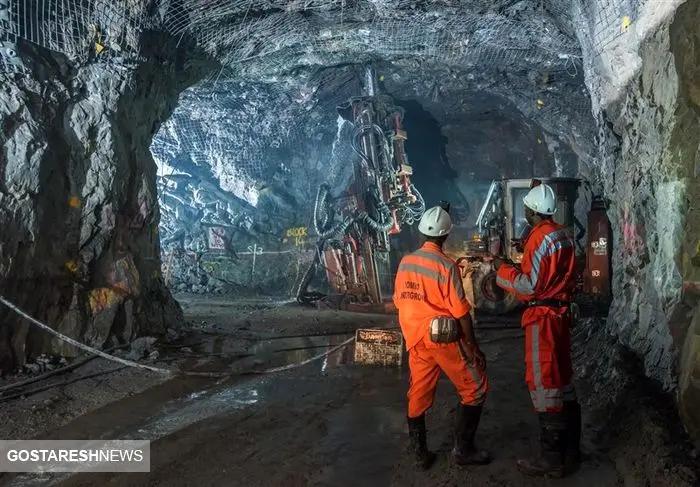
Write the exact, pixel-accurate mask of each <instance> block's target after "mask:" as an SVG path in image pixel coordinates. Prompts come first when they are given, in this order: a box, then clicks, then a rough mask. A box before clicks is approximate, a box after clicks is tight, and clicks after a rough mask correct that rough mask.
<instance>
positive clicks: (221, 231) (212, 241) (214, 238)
mask: <svg viewBox="0 0 700 487" xmlns="http://www.w3.org/2000/svg"><path fill="white" fill-rule="evenodd" d="M207 236H208V238H209V250H226V229H225V228H223V227H209V231H208V234H207Z"/></svg>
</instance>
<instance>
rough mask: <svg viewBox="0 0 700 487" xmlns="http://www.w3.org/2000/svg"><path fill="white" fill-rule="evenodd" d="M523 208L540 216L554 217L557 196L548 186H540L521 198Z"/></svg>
mask: <svg viewBox="0 0 700 487" xmlns="http://www.w3.org/2000/svg"><path fill="white" fill-rule="evenodd" d="M523 203H524V204H525V206H527V207H528V208H530V209H531V210H532V211H534V212H536V213H540V214H542V215H554V214H555V213H556V212H557V195H556V194H555V193H554V190H553V189H552V187H551V186H549V185H548V184H544V183H542V184H540V185H539V186H535V187H534V188H532V189H531V190H530V192H529V193H528V194H526V195H525V197H524V198H523Z"/></svg>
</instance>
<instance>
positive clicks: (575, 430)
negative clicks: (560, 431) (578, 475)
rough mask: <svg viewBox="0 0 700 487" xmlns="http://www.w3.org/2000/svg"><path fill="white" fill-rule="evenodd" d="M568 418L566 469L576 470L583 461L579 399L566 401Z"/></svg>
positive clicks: (566, 416) (569, 470)
mask: <svg viewBox="0 0 700 487" xmlns="http://www.w3.org/2000/svg"><path fill="white" fill-rule="evenodd" d="M564 417H565V418H566V456H565V458H564V464H565V466H566V471H567V473H568V472H574V471H576V470H577V469H578V467H579V464H580V463H581V405H580V404H579V403H578V401H576V400H574V401H564Z"/></svg>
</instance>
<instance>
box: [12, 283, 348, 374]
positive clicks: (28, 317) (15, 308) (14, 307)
mask: <svg viewBox="0 0 700 487" xmlns="http://www.w3.org/2000/svg"><path fill="white" fill-rule="evenodd" d="M0 303H1V304H4V305H5V306H6V307H8V308H9V309H11V310H12V311H14V312H15V313H17V314H18V315H19V316H21V317H22V318H24V319H26V320H27V321H29V322H30V323H32V324H33V325H36V326H38V327H39V328H41V329H42V330H44V331H46V332H48V333H50V334H52V335H53V336H55V337H56V338H58V339H59V340H62V341H64V342H66V343H70V344H71V345H73V346H75V347H77V348H79V349H81V350H84V351H86V352H88V353H91V354H94V355H98V356H100V357H102V358H104V359H107V360H110V361H112V362H116V363H119V364H122V365H125V366H127V367H134V368H138V369H144V370H150V371H151V372H157V373H159V374H165V375H187V376H193V377H221V378H224V377H231V376H234V375H249V374H272V373H274V372H281V371H284V370H291V369H295V368H297V367H302V366H304V365H307V364H309V363H311V362H315V361H316V360H320V359H322V358H324V357H327V356H329V355H331V354H333V353H335V352H337V351H338V350H340V349H342V348H344V347H346V346H347V345H349V344H350V343H352V342H353V341H355V337H352V338H349V339H348V340H345V341H344V342H343V343H341V344H340V345H336V346H335V347H333V348H331V349H329V350H326V351H325V352H323V353H321V354H318V355H315V356H313V357H311V358H308V359H306V360H303V361H301V362H297V363H293V364H287V365H283V366H280V367H272V368H269V369H263V370H252V371H247V372H197V371H189V370H173V369H164V368H161V367H153V366H151V365H145V364H140V363H138V362H134V361H132V360H127V359H123V358H121V357H116V356H114V355H111V354H109V353H106V352H103V351H102V350H99V349H97V348H94V347H91V346H89V345H86V344H84V343H81V342H79V341H77V340H74V339H73V338H71V337H69V336H66V335H64V334H63V333H60V332H58V331H56V330H54V329H53V328H51V327H50V326H49V325H47V324H45V323H42V322H41V321H39V320H37V319H36V318H34V317H33V316H31V315H29V314H28V313H26V312H24V311H23V310H22V309H20V308H19V307H18V306H17V305H15V304H14V303H12V302H11V301H9V300H7V299H6V298H5V297H4V296H0Z"/></svg>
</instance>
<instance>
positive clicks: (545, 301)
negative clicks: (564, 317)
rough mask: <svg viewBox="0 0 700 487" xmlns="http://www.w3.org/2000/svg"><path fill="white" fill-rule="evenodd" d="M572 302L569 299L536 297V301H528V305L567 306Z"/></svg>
mask: <svg viewBox="0 0 700 487" xmlns="http://www.w3.org/2000/svg"><path fill="white" fill-rule="evenodd" d="M570 304H571V303H570V302H569V301H559V300H558V299H536V300H534V301H528V302H527V305H528V307H530V308H532V307H535V306H546V307H548V308H566V307H568V306H569V305H570Z"/></svg>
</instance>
